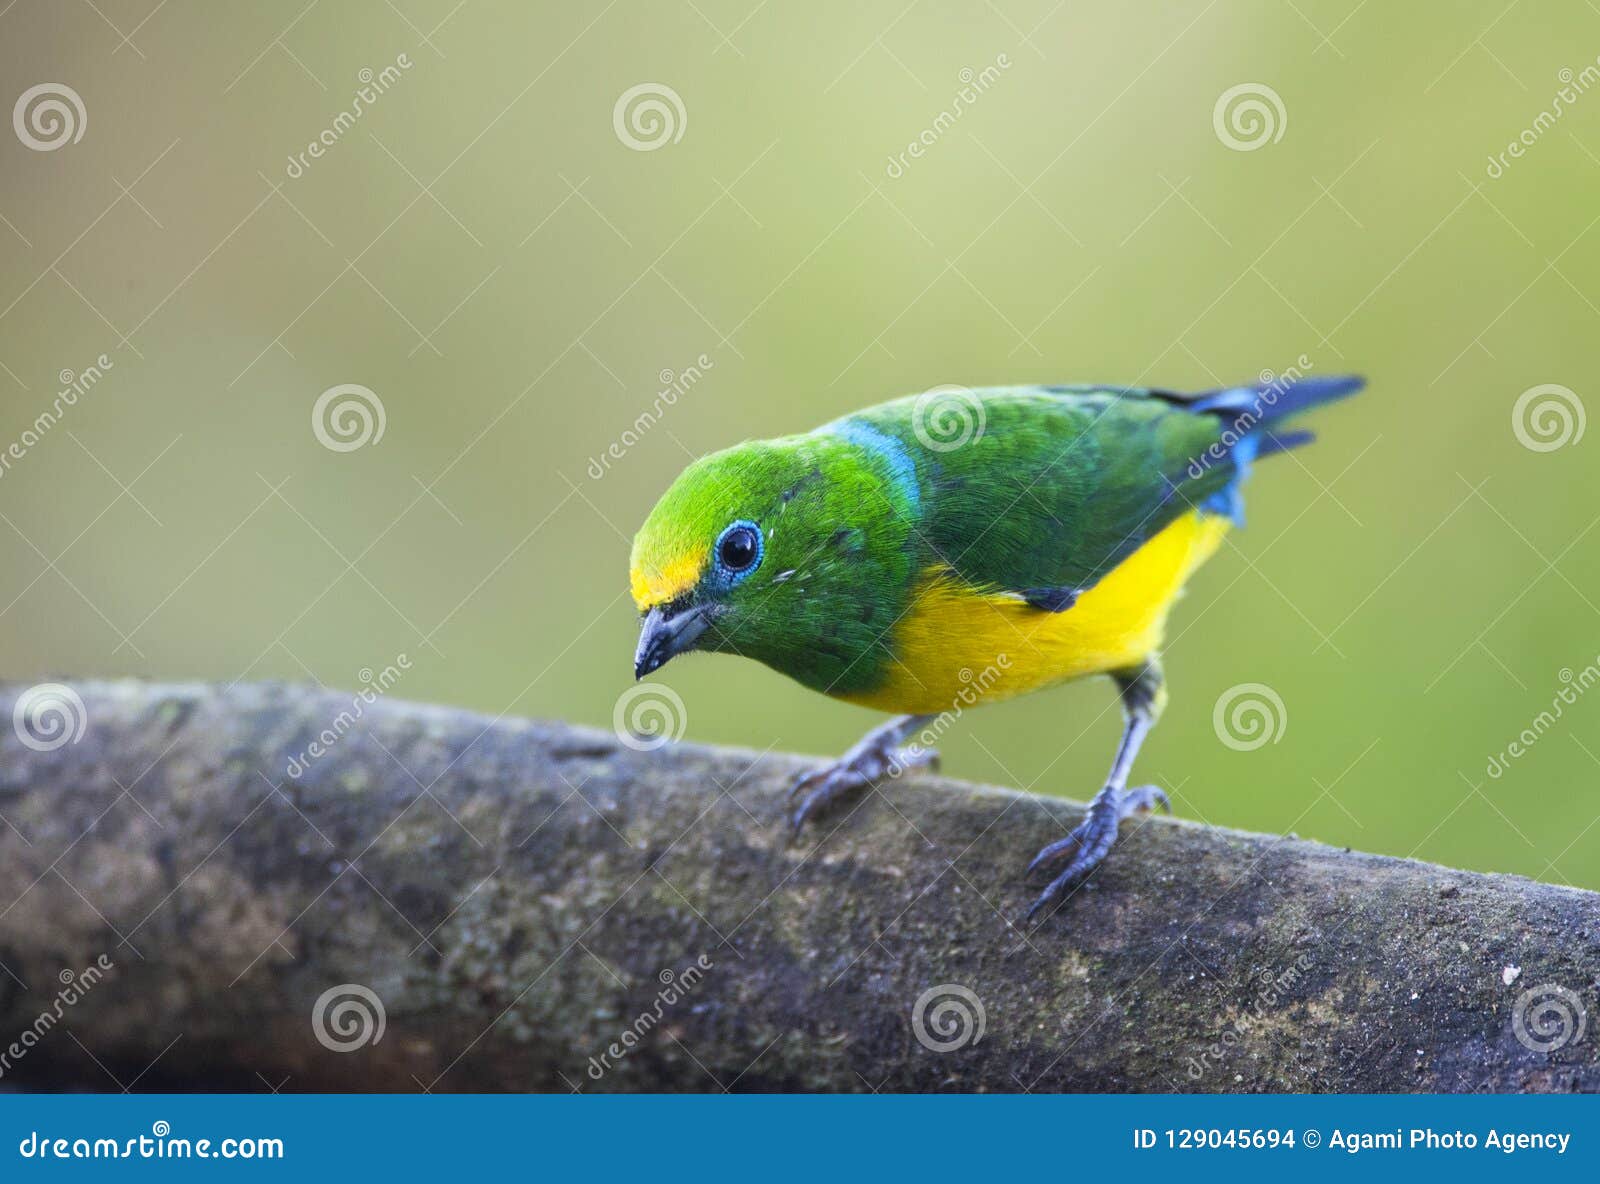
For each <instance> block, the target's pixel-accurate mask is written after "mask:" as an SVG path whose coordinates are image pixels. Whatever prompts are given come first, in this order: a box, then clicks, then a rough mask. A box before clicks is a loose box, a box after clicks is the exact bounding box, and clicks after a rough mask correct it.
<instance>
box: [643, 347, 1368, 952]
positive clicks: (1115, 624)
mask: <svg viewBox="0 0 1600 1184" xmlns="http://www.w3.org/2000/svg"><path fill="white" fill-rule="evenodd" d="M1269 378H1270V381H1268V379H1269ZM1261 379H1262V381H1259V382H1255V383H1247V384H1244V385H1240V386H1234V387H1226V388H1222V389H1215V390H1207V391H1201V392H1196V393H1189V394H1184V393H1179V392H1176V391H1170V390H1162V389H1152V388H1142V387H1112V386H1096V385H1072V386H997V387H976V388H968V387H950V386H947V387H936V388H934V389H932V390H929V391H924V392H922V393H920V394H915V395H908V396H905V397H903V398H898V399H894V400H891V401H889V402H886V403H881V404H878V405H876V406H872V407H868V408H866V409H864V410H861V411H858V412H855V413H853V414H849V415H845V416H843V417H842V418H839V419H835V420H833V421H831V422H829V423H826V424H824V425H822V426H821V427H818V428H816V429H814V430H812V431H808V432H803V433H799V434H795V435H789V436H783V437H781V438H776V439H767V440H751V441H745V442H743V443H740V444H737V445H735V446H733V447H731V448H727V449H724V450H722V451H719V452H714V453H712V454H710V455H708V456H704V457H702V458H700V459H699V460H696V461H694V462H693V463H691V464H690V465H689V466H688V467H687V468H686V469H684V470H683V472H682V473H681V474H680V475H679V476H678V478H677V479H676V480H675V481H673V483H672V484H671V485H670V487H669V488H668V489H667V490H666V492H665V493H664V494H663V495H662V496H661V498H660V500H659V501H658V502H657V503H656V504H655V507H654V508H653V509H652V510H651V511H650V513H649V514H648V516H647V517H646V519H645V521H644V524H643V525H642V526H641V527H640V529H639V531H638V533H637V534H636V535H635V537H634V540H633V544H632V549H631V554H630V556H629V567H630V570H629V583H630V592H631V595H632V599H633V602H634V605H635V607H636V608H637V609H638V612H639V615H640V622H639V637H638V643H637V646H636V648H635V651H634V676H635V678H636V679H641V678H644V677H645V676H646V675H648V674H651V673H653V672H655V671H657V670H659V669H660V668H661V667H662V666H663V665H664V664H665V663H667V662H668V661H669V660H670V659H672V658H673V657H676V656H678V655H680V654H683V653H686V652H689V651H706V652H718V653H728V654H736V655H742V656H744V657H747V658H753V659H755V660H756V661H759V662H762V663H764V664H765V665H767V666H769V667H771V668H772V669H774V670H776V671H778V672H780V673H782V674H784V675H787V676H789V677H790V678H792V679H795V680H796V681H798V682H800V683H801V684H803V685H804V686H806V687H809V688H811V689H812V690H815V691H819V692H821V693H823V694H825V695H828V696H831V697H833V698H835V699H841V700H844V701H846V702H850V703H854V704H858V705H861V706H865V707H869V708H874V709H877V710H880V711H885V712H890V713H892V714H893V716H894V718H892V719H891V720H889V721H888V722H887V723H884V724H882V725H880V726H878V727H876V728H874V729H872V730H871V731H870V732H868V733H867V735H866V736H865V737H864V738H863V739H862V740H861V741H860V743H858V744H856V745H855V746H854V747H853V748H851V749H850V750H849V751H848V752H846V753H845V754H844V755H843V757H841V758H840V759H839V760H837V761H835V762H832V763H830V764H827V765H824V766H822V767H819V768H814V769H810V770H808V771H806V772H804V773H802V774H800V775H799V776H798V777H796V779H795V781H794V783H793V786H792V789H791V800H792V799H793V798H795V797H798V798H799V799H800V800H799V804H798V806H797V807H796V808H795V809H794V810H793V813H792V815H791V816H790V818H789V822H790V825H791V827H792V828H793V831H794V832H795V833H796V834H798V833H800V832H801V831H802V829H803V828H804V827H805V825H806V823H807V822H808V821H809V820H811V819H813V818H815V817H816V816H818V815H819V814H822V813H823V812H824V811H826V810H828V809H829V808H830V807H832V806H834V805H835V804H836V803H838V802H840V801H842V800H844V799H848V798H850V797H851V796H852V795H857V794H860V793H862V792H863V791H866V790H868V789H870V788H871V787H872V786H874V785H876V784H878V783H880V782H882V781H883V780H884V779H885V778H892V777H898V776H900V775H902V774H903V773H907V772H909V771H912V770H916V769H921V768H925V767H929V766H936V765H937V760H938V753H937V750H936V749H935V748H934V747H933V743H932V742H933V741H934V740H936V739H937V738H938V737H939V736H940V735H942V734H943V731H944V729H945V727H947V726H948V725H949V724H950V723H952V722H953V721H954V719H955V718H958V717H959V716H960V715H961V714H962V713H963V712H964V710H965V709H966V708H967V707H969V706H973V705H976V704H978V703H983V704H987V703H992V702H998V701H1002V700H1005V699H1010V698H1013V697H1015V696H1018V695H1022V694H1027V693H1031V692H1034V691H1038V690H1041V689H1043V688H1046V687H1051V686H1054V685H1057V684H1060V683H1064V682H1068V681H1071V680H1074V679H1079V678H1084V677H1087V676H1090V675H1106V676H1109V677H1110V679H1111V680H1112V683H1113V684H1114V686H1115V689H1116V693H1117V696H1118V698H1119V700H1120V706H1121V709H1122V717H1123V726H1122V734H1121V739H1120V741H1119V743H1118V745H1117V749H1116V753H1115V756H1114V758H1113V760H1112V764H1111V768H1110V771H1109V773H1108V774H1107V776H1106V779H1105V783H1104V784H1103V786H1102V787H1101V788H1100V790H1099V791H1098V792H1097V793H1096V794H1095V795H1094V797H1093V798H1092V799H1091V800H1090V802H1089V805H1088V809H1087V811H1086V813H1085V814H1084V816H1083V819H1082V821H1081V822H1079V823H1078V824H1077V825H1076V826H1075V827H1073V828H1072V829H1071V830H1070V831H1069V833H1068V834H1067V835H1065V836H1064V837H1063V838H1061V839H1059V840H1057V841H1055V842H1052V843H1050V844H1049V845H1047V846H1046V847H1044V848H1043V849H1042V850H1041V851H1039V852H1038V854H1037V855H1035V856H1034V858H1033V860H1032V862H1031V863H1030V864H1029V865H1028V868H1027V873H1026V874H1030V875H1031V874H1033V873H1036V872H1039V871H1041V870H1046V869H1053V868H1054V867H1056V866H1058V865H1060V864H1061V863H1062V861H1065V866H1064V867H1062V870H1061V871H1060V872H1059V874H1057V875H1055V876H1054V878H1053V879H1051V880H1050V882H1049V884H1048V885H1047V886H1046V887H1045V888H1044V889H1043V891H1042V892H1041V893H1040V894H1039V895H1038V897H1037V898H1036V899H1035V900H1034V901H1033V903H1032V905H1031V906H1030V907H1029V909H1028V910H1027V913H1026V918H1027V920H1028V921H1029V922H1036V921H1037V920H1038V914H1040V913H1041V912H1043V911H1045V910H1047V909H1049V910H1050V911H1051V912H1053V911H1054V909H1053V908H1052V907H1051V906H1056V907H1059V906H1060V904H1061V903H1062V902H1063V901H1064V900H1065V899H1066V898H1067V897H1068V896H1069V895H1070V894H1071V893H1072V892H1073V891H1074V890H1075V889H1076V888H1077V887H1078V886H1079V885H1081V884H1082V883H1083V882H1084V881H1085V880H1086V879H1087V878H1088V877H1089V874H1090V873H1091V872H1093V871H1094V870H1095V869H1096V868H1097V867H1098V866H1100V864H1101V862H1102V861H1103V860H1104V859H1105V857H1106V855H1107V853H1108V852H1109V851H1110V850H1111V848H1112V846H1113V845H1114V844H1115V842H1116V839H1117V836H1118V826H1119V823H1120V822H1121V821H1122V820H1123V819H1124V818H1126V817H1127V816H1129V815H1130V814H1133V813H1135V812H1139V811H1149V810H1151V809H1154V808H1160V809H1163V810H1166V811H1168V812H1170V810H1171V805H1170V802H1169V800H1168V798H1167V795H1166V794H1165V793H1164V792H1163V791H1162V790H1161V789H1160V788H1159V787H1157V786H1153V785H1142V786H1133V787H1130V786H1129V784H1128V781H1129V777H1130V774H1131V771H1132V768H1133V764H1134V760H1135V758H1136V757H1137V755H1138V753H1139V749H1140V746H1141V745H1142V744H1143V742H1144V740H1145V737H1146V736H1147V735H1148V734H1149V732H1150V729H1151V728H1152V727H1153V726H1154V724H1155V722H1156V720H1157V718H1158V717H1159V716H1160V714H1161V712H1162V709H1163V707H1164V706H1165V704H1166V701H1167V690H1166V685H1165V680H1164V677H1163V674H1162V665H1161V647H1162V644H1163V641H1164V637H1165V630H1166V625H1167V619H1168V615H1169V612H1170V610H1171V609H1172V607H1173V604H1174V602H1175V601H1176V600H1177V599H1178V598H1179V596H1180V594H1181V593H1182V591H1183V588H1184V585H1185V583H1186V582H1187V581H1188V579H1189V577H1190V576H1191V575H1192V574H1193V573H1194V571H1195V570H1196V569H1197V568H1198V567H1199V566H1200V565H1201V564H1202V563H1204V562H1205V561H1206V560H1207V559H1209V558H1210V557H1211V556H1212V555H1213V554H1214V553H1215V552H1216V551H1217V549H1218V548H1219V547H1220V545H1221V543H1222V541H1223V539H1224V537H1225V536H1226V535H1227V533H1228V531H1229V530H1230V529H1232V528H1234V527H1236V526H1238V525H1240V524H1241V523H1242V521H1243V486H1244V484H1245V481H1246V478H1247V477H1248V476H1249V474H1250V472H1251V469H1252V467H1253V466H1254V464H1255V462H1257V461H1259V460H1262V459H1265V458H1267V457H1270V456H1273V455H1275V454H1277V453H1281V452H1285V451H1288V450H1289V449H1292V448H1296V447H1299V446H1300V445H1303V444H1305V443H1307V442H1309V441H1310V440H1311V439H1312V438H1313V437H1312V434H1311V432H1309V431H1307V430H1305V429H1303V428H1300V427H1297V426H1293V425H1292V423H1291V421H1293V420H1295V419H1296V418H1297V417H1298V416H1300V415H1301V414H1303V413H1304V412H1307V411H1309V410H1311V409H1313V408H1315V407H1318V406H1320V405H1322V404H1325V403H1328V402H1331V401H1333V400H1335V399H1339V398H1341V397H1344V396H1347V395H1351V394H1354V393H1355V392H1356V391H1358V390H1360V389H1361V388H1362V387H1363V385H1364V380H1363V379H1361V378H1359V377H1354V376H1339V377H1322V376H1307V375H1304V374H1303V373H1300V372H1298V371H1296V372H1294V373H1291V374H1289V375H1287V376H1277V377H1272V376H1271V375H1270V372H1263V374H1262V375H1261Z"/></svg>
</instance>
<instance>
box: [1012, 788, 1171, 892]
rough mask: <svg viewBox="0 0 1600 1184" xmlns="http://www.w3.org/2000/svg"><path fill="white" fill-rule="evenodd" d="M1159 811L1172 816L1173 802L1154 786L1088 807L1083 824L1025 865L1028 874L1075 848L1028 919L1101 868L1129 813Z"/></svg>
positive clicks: (1108, 795) (1111, 793) (1112, 794)
mask: <svg viewBox="0 0 1600 1184" xmlns="http://www.w3.org/2000/svg"><path fill="white" fill-rule="evenodd" d="M1158 807H1159V808H1160V809H1161V810H1163V811H1165V812H1166V813H1168V814H1170V813H1172V803H1171V801H1169V800H1168V798H1167V795H1166V793H1165V791H1163V790H1162V789H1161V788H1160V787H1159V786H1155V785H1139V786H1135V787H1133V788H1132V789H1119V790H1109V789H1108V790H1105V791H1102V792H1101V793H1100V794H1098V795H1096V797H1095V800H1094V801H1093V802H1091V803H1090V804H1089V812H1088V814H1086V815H1085V816H1084V819H1083V821H1082V822H1080V823H1078V825H1077V826H1075V827H1073V828H1072V830H1071V831H1069V832H1068V833H1067V836H1066V837H1065V838H1062V839H1057V840H1056V841H1055V842H1053V843H1049V844H1047V845H1046V846H1044V847H1043V848H1042V849H1041V850H1040V851H1039V854H1037V855H1035V856H1034V857H1033V862H1031V863H1029V864H1028V874H1030V875H1031V874H1032V873H1033V872H1034V871H1036V870H1037V869H1038V868H1040V867H1042V866H1044V865H1045V864H1048V863H1050V862H1052V861H1054V860H1056V859H1058V858H1060V857H1061V856H1062V855H1065V854H1066V853H1067V852H1069V851H1072V850H1073V849H1074V848H1075V849H1076V850H1077V854H1076V855H1075V856H1074V857H1073V859H1072V862H1071V863H1069V864H1068V865H1067V867H1066V869H1065V870H1064V871H1063V872H1062V873H1061V874H1060V875H1059V876H1057V877H1056V878H1055V879H1053V880H1051V881H1050V883H1049V885H1048V886H1047V887H1046V888H1045V890H1044V891H1043V892H1041V893H1040V894H1039V898H1038V899H1037V900H1035V901H1034V902H1033V904H1031V905H1029V906H1028V913H1027V918H1026V919H1027V920H1029V921H1032V920H1033V918H1034V917H1035V916H1036V915H1037V914H1038V913H1039V912H1040V911H1041V910H1042V909H1045V908H1047V907H1049V906H1050V905H1051V904H1054V903H1055V902H1057V901H1058V900H1060V899H1061V898H1062V897H1063V896H1064V895H1065V894H1066V893H1068V892H1069V891H1071V890H1072V889H1074V888H1076V887H1077V886H1078V885H1079V884H1081V883H1083V882H1084V880H1086V879H1088V878H1089V873H1090V872H1092V871H1094V869H1095V868H1097V867H1099V866H1100V863H1101V861H1102V860H1104V859H1105V857H1106V853H1107V852H1108V851H1110V850H1111V846H1112V844H1113V843H1115V842H1116V841H1117V824H1118V823H1120V822H1121V821H1122V820H1123V819H1124V818H1126V817H1127V816H1128V815H1129V814H1133V813H1137V812H1139V811H1141V810H1151V809H1155V808H1158Z"/></svg>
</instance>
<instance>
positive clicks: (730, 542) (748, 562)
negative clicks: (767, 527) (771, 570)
mask: <svg viewBox="0 0 1600 1184" xmlns="http://www.w3.org/2000/svg"><path fill="white" fill-rule="evenodd" d="M717 562H718V563H720V564H721V565H722V567H723V568H724V569H726V570H727V571H728V572H729V573H730V574H732V575H743V574H745V573H746V572H749V571H751V570H753V569H754V568H755V566H756V564H758V563H760V562H761V531H760V529H759V528H758V527H757V526H756V524H755V523H754V522H735V523H734V524H733V525H732V526H730V527H728V529H726V530H724V531H723V532H722V536H721V537H720V538H719V539H717Z"/></svg>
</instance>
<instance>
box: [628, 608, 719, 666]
mask: <svg viewBox="0 0 1600 1184" xmlns="http://www.w3.org/2000/svg"><path fill="white" fill-rule="evenodd" d="M669 607H670V606H669ZM710 624H711V608H710V607H709V606H708V605H698V606H696V607H693V608H686V609H683V610H681V611H679V612H676V613H673V614H672V615H670V616H668V615H667V613H666V612H665V611H664V610H663V609H662V608H661V607H660V606H659V605H658V606H657V607H655V608H653V609H651V610H650V611H649V612H648V613H646V614H645V618H644V620H643V621H642V622H640V624H639V648H638V649H637V650H635V651H634V654H633V677H634V678H643V677H644V676H645V675H647V674H649V673H650V672H651V671H654V670H660V669H661V668H662V667H663V666H665V665H666V664H667V662H668V661H670V660H671V659H672V658H673V657H675V656H676V655H678V654H681V653H683V652H684V651H685V650H690V649H693V648H694V643H695V642H696V641H698V640H699V639H700V635H701V634H702V633H704V632H705V631H706V627H707V626H709V625H710Z"/></svg>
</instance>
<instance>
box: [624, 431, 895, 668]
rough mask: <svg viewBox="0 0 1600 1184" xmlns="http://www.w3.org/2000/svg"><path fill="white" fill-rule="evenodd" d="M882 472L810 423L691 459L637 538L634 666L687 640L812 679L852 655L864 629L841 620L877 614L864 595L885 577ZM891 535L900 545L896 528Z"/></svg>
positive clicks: (682, 647) (683, 647)
mask: <svg viewBox="0 0 1600 1184" xmlns="http://www.w3.org/2000/svg"><path fill="white" fill-rule="evenodd" d="M879 485H880V481H879V479H878V478H877V477H876V476H874V475H873V474H872V473H871V472H870V471H869V469H868V468H867V467H866V466H864V465H862V464H861V463H859V461H857V460H856V459H855V458H853V457H851V456H849V455H847V454H845V453H843V452H841V451H840V450H839V449H838V448H837V447H836V446H835V445H834V444H833V443H832V442H831V441H828V440H826V439H824V438H819V437H817V436H794V437H788V438H786V439H781V440H763V441H754V442H749V443H745V444H740V445H738V446H736V447H733V448H729V449H727V450H725V451H723V452H717V453H713V454H712V455H710V456H707V457H703V458H702V459H700V460H698V461H696V462H695V463H694V464H692V465H690V466H689V467H688V468H687V469H685V470H684V471H683V473H682V474H680V475H679V477H678V479H677V480H676V481H674V482H673V484H672V487H671V488H670V489H668V490H667V492H666V493H665V494H664V495H663V496H662V498H661V500H660V501H659V502H657V503H656V506H655V509H653V510H652V511H651V512H650V516H649V517H648V518H647V519H646V520H645V523H644V525H643V526H642V527H640V529H639V533H638V534H637V535H636V536H635V537H634V540H633V553H632V556H631V564H630V566H631V572H630V576H631V585H632V592H633V602H634V605H635V606H636V607H637V608H638V610H639V613H640V616H641V621H640V626H639V645H638V649H637V650H636V651H635V654H634V662H633V667H634V676H635V677H636V678H643V677H644V676H645V675H646V674H649V673H651V672H652V671H654V670H658V669H660V668H661V667H662V666H664V665H665V664H666V663H667V662H668V661H669V660H670V659H672V658H673V657H675V656H676V655H678V654H681V653H685V652H686V651H689V650H714V651H721V652H728V653H737V654H742V655H745V656H746V657H751V658H755V659H757V660H758V661H762V662H765V663H766V664H768V665H769V666H772V667H774V668H775V669H778V670H780V671H782V672H783V673H785V674H789V675H791V676H793V677H796V678H800V679H802V681H806V682H811V683H816V684H817V685H822V683H823V682H824V680H825V678H826V674H825V671H826V669H828V668H829V667H830V664H831V666H832V667H833V668H840V669H842V668H843V667H844V666H845V665H848V664H849V662H850V661H851V660H852V658H853V656H854V654H853V652H852V647H853V646H854V645H857V644H859V642H860V639H859V638H856V637H854V636H852V635H851V631H852V630H864V629H865V627H866V626H867V625H869V624H870V622H871V619H872V617H873V615H874V612H873V611H866V612H864V613H863V611H862V609H861V605H862V602H863V600H864V599H866V600H871V599H874V589H875V588H877V587H878V586H879V585H880V584H881V582H882V581H881V579H880V578H879V577H878V575H877V574H876V573H877V572H878V569H879V567H881V562H880V560H879V559H878V558H875V556H874V552H875V551H879V550H880V548H879V547H878V546H877V543H878V541H879V538H878V536H880V535H882V534H883V533H884V532H885V531H888V532H890V533H892V532H893V531H894V529H895V528H894V526H893V525H892V523H891V524H886V523H884V521H883V520H884V519H885V518H888V517H889V515H888V512H887V507H886V506H885V504H884V503H883V501H882V494H881V493H880V492H878V486H879ZM888 546H889V550H890V551H891V552H892V553H893V555H894V556H898V555H900V554H901V552H902V548H901V547H900V545H899V541H898V540H895V541H890V542H889V543H888ZM897 562H899V560H897V559H894V558H891V564H894V563H897ZM888 623H889V617H888V616H881V617H880V619H879V621H878V626H877V627H878V629H879V630H881V629H882V628H883V627H885V626H886V625H887V624H888ZM868 636H870V635H868Z"/></svg>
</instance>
